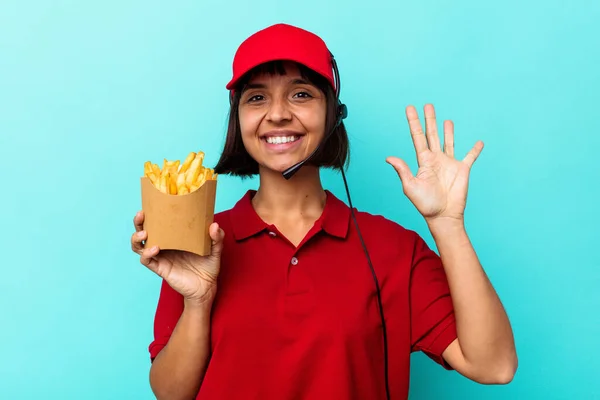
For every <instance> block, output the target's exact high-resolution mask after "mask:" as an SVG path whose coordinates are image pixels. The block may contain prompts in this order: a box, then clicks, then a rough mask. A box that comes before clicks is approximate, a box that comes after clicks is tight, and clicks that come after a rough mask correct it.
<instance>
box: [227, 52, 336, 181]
mask: <svg viewBox="0 0 600 400" xmlns="http://www.w3.org/2000/svg"><path fill="white" fill-rule="evenodd" d="M283 65H284V68H285V74H278V73H266V72H263V73H260V74H257V75H255V76H254V77H253V78H251V79H250V81H249V82H248V84H247V85H246V87H245V89H244V91H243V92H242V94H241V98H240V103H239V122H240V129H241V137H242V141H243V144H244V147H245V148H246V151H247V152H248V153H249V154H250V156H251V157H252V158H253V159H254V160H256V162H257V163H258V164H259V166H260V168H267V169H269V170H272V171H277V172H283V171H284V170H285V169H286V168H289V167H291V166H292V165H294V164H295V163H297V162H300V161H302V160H303V159H305V158H306V157H308V156H309V155H310V153H311V152H312V151H313V150H314V149H315V148H316V147H317V146H318V144H319V143H320V142H321V140H323V136H324V133H325V122H326V114H327V101H326V97H325V95H324V93H323V92H321V91H320V90H319V89H318V88H317V86H315V85H313V84H311V83H310V82H308V81H307V80H306V79H305V78H303V77H302V74H301V73H300V70H299V69H298V68H297V66H296V65H295V64H294V63H284V64H283Z"/></svg>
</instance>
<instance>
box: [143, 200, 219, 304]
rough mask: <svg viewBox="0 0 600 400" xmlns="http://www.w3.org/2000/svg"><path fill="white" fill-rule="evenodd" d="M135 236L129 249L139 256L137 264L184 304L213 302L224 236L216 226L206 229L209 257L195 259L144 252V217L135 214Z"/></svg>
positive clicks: (157, 251)
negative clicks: (184, 301)
mask: <svg viewBox="0 0 600 400" xmlns="http://www.w3.org/2000/svg"><path fill="white" fill-rule="evenodd" d="M133 224H134V226H135V231H136V232H135V233H134V234H133V235H132V237H131V249H132V250H133V251H134V252H135V253H137V254H139V255H140V262H141V263H142V264H143V265H145V266H146V267H148V269H150V270H151V271H153V272H154V273H156V274H157V275H158V276H160V277H161V278H163V279H164V280H165V281H167V283H168V284H169V285H170V286H171V287H172V288H173V289H174V290H176V291H177V292H179V293H180V294H181V295H182V296H183V297H184V299H185V300H186V301H188V302H191V303H195V304H201V303H203V302H206V301H210V300H212V299H213V297H214V294H215V292H216V284H217V277H218V275H219V268H220V265H221V251H222V250H223V238H224V236H225V233H224V232H223V230H222V229H221V228H220V227H219V226H218V225H217V224H216V223H213V224H212V225H211V226H210V229H209V233H210V237H211V238H212V249H211V254H210V255H208V256H199V255H197V254H193V253H189V252H186V251H179V250H162V251H161V250H160V249H158V248H156V247H154V248H149V249H145V248H144V245H143V241H145V240H146V239H147V235H148V234H147V233H146V232H145V231H144V230H143V224H144V213H143V212H142V211H140V212H138V213H137V214H136V216H135V217H134V219H133Z"/></svg>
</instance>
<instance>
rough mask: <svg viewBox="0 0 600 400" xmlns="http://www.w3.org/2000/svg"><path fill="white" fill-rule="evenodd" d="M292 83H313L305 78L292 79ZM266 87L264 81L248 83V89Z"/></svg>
mask: <svg viewBox="0 0 600 400" xmlns="http://www.w3.org/2000/svg"><path fill="white" fill-rule="evenodd" d="M290 84H292V85H311V83H310V82H308V81H307V80H305V79H301V78H295V79H292V80H291V81H290ZM266 87H267V86H266V85H265V84H263V83H248V84H247V85H246V90H247V89H264V88H266Z"/></svg>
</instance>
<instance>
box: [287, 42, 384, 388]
mask: <svg viewBox="0 0 600 400" xmlns="http://www.w3.org/2000/svg"><path fill="white" fill-rule="evenodd" d="M329 54H330V56H331V64H332V67H333V72H334V75H335V97H336V100H337V109H336V122H335V126H334V127H333V128H332V129H331V130H330V131H329V132H328V133H327V135H326V136H325V137H324V138H323V140H322V141H321V143H319V145H318V146H317V148H316V149H315V150H314V151H313V152H312V153H311V154H310V155H309V156H308V157H307V158H305V159H304V160H302V161H300V162H298V163H296V164H294V165H292V166H291V167H289V168H288V169H286V170H285V171H284V172H283V173H282V174H283V177H284V178H285V179H290V178H291V177H292V176H294V174H295V173H296V172H297V171H298V170H299V169H300V168H301V167H302V166H303V165H304V164H305V163H306V162H307V161H308V160H310V159H311V158H312V157H313V156H314V155H315V153H316V152H317V151H318V150H319V148H320V147H321V146H322V145H323V144H324V143H326V142H327V140H328V139H329V137H330V136H331V135H332V134H333V132H335V130H336V128H337V127H338V126H340V124H341V123H342V120H344V119H345V118H346V117H347V116H348V107H346V105H345V104H343V103H342V102H341V101H340V74H339V71H338V68H337V63H336V61H335V58H334V57H333V54H332V53H331V52H330V53H329ZM339 167H340V171H341V172H342V178H343V179H344V187H345V188H346V195H347V197H348V206H349V207H350V214H351V215H352V219H353V220H354V226H355V227H356V232H357V233H358V237H359V239H360V242H361V244H362V247H363V250H364V253H365V256H366V258H367V262H368V263H369V268H370V269H371V274H372V275H373V281H374V282H375V288H376V289H377V304H378V306H379V316H380V318H381V328H382V333H383V357H384V372H385V393H386V399H387V400H390V386H389V379H388V375H389V374H388V345H387V329H386V325H385V317H384V315H383V303H382V301H381V291H380V288H379V281H378V280H377V275H376V274H375V269H374V268H373V263H372V262H371V257H370V256H369V252H368V250H367V246H366V244H365V241H364V239H363V237H362V234H361V232H360V228H359V227H358V221H357V220H356V215H355V214H354V207H353V206H352V199H351V198H350V190H349V189H348V182H347V181H346V174H345V173H344V166H343V165H340V166H339Z"/></svg>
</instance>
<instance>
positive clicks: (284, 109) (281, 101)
mask: <svg viewBox="0 0 600 400" xmlns="http://www.w3.org/2000/svg"><path fill="white" fill-rule="evenodd" d="M267 119H268V120H269V121H270V122H273V123H275V124H280V123H282V122H286V121H291V119H292V112H291V110H290V109H289V104H288V102H287V101H286V99H285V98H280V97H279V96H278V97H276V98H274V99H272V101H271V104H270V105H269V110H268V111H267Z"/></svg>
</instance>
